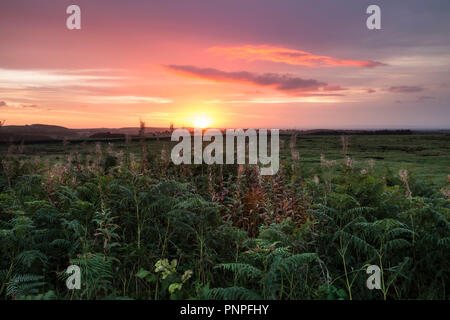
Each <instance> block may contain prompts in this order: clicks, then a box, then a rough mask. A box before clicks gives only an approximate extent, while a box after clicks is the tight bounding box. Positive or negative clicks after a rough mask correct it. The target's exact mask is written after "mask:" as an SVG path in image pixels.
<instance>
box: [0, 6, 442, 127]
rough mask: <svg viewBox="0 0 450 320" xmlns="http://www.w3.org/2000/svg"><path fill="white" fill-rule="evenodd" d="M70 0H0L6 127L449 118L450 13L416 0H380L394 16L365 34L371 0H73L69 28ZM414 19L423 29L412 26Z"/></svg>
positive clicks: (437, 121) (390, 122)
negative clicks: (76, 15)
mask: <svg viewBox="0 0 450 320" xmlns="http://www.w3.org/2000/svg"><path fill="white" fill-rule="evenodd" d="M72 2H73V1H72ZM72 2H71V1H58V2H54V1H49V0H42V1H40V5H39V6H30V5H29V1H26V0H17V1H11V2H6V1H2V2H1V4H0V49H1V50H0V119H2V120H3V119H5V120H6V124H9V125H13V124H18V125H19V124H32V123H45V124H55V125H62V126H66V127H70V128H88V127H127V126H137V125H138V123H139V118H141V119H142V120H144V121H145V122H146V124H147V126H151V127H168V126H169V124H170V123H174V125H175V126H192V125H193V123H194V122H195V121H197V120H198V119H199V118H205V119H208V121H209V122H210V125H211V126H215V127H271V128H275V127H278V128H380V127H382V128H391V127H392V128H394V127H417V128H420V127H423V128H426V127H427V128H431V127H439V128H445V127H447V128H448V125H449V123H450V121H449V120H450V111H449V106H448V101H449V99H448V98H449V86H450V80H449V77H448V74H450V54H449V52H450V50H449V49H450V39H449V37H448V34H449V31H450V28H449V27H450V23H449V21H450V19H449V18H450V17H449V14H448V12H450V10H441V9H442V8H441V7H439V6H433V5H428V6H426V7H424V5H423V1H415V0H414V1H411V2H410V6H411V8H410V10H409V11H408V12H406V13H405V11H403V10H402V7H401V6H399V5H397V4H392V3H391V2H389V1H379V2H380V4H381V6H382V8H383V10H384V11H386V12H388V14H386V16H387V17H386V20H383V21H384V24H383V30H380V31H373V30H372V31H370V30H367V28H366V27H365V18H366V16H365V8H364V6H363V5H361V3H360V2H359V1H353V0H351V1H349V2H348V3H347V2H346V6H338V5H337V4H336V2H334V1H326V0H323V1H320V5H319V4H316V2H314V1H312V0H311V1H304V2H302V3H301V4H300V3H297V2H293V1H287V0H281V1H274V2H260V1H256V0H250V1H248V2H247V1H246V2H245V3H242V2H241V1H235V0H231V1H227V2H224V1H218V0H212V1H208V2H205V1H200V0H192V1H182V0H179V1H173V0H168V1H164V2H160V1H148V2H142V1H127V2H126V3H125V2H123V1H122V2H121V1H117V0H111V1H104V0H99V1H94V2H93V1H86V0H79V1H75V2H76V3H77V4H78V5H79V6H80V7H81V13H82V29H81V30H67V28H66V27H65V19H66V17H67V14H66V13H65V8H66V7H67V6H68V5H69V4H72ZM449 9H450V8H449ZM327 10H329V11H332V12H333V13H334V14H333V15H332V16H330V15H326V14H324V12H327ZM424 10H425V11H424ZM426 10H428V11H429V12H428V11H426ZM384 11H383V12H384ZM423 12H428V14H429V16H431V15H432V17H433V18H430V17H428V16H427V15H423V14H422V13H423ZM394 14H397V16H394ZM394 18H395V19H394ZM412 20H414V21H416V22H418V23H420V24H421V28H420V30H417V28H411V26H412V24H411V23H412V22H410V21H412Z"/></svg>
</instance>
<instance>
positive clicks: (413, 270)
mask: <svg viewBox="0 0 450 320" xmlns="http://www.w3.org/2000/svg"><path fill="white" fill-rule="evenodd" d="M297 143H300V144H302V143H303V144H307V143H310V142H309V141H305V139H303V138H302V139H300V138H297ZM373 143H375V142H373ZM327 146H328V145H327ZM350 146H352V144H350ZM140 147H142V146H140ZM330 147H331V146H330ZM359 147H360V148H362V147H361V146H359ZM393 147H394V146H392V148H393ZM397 147H400V146H397ZM130 148H131V147H130ZM122 149H123V150H121V152H120V153H119V152H112V151H108V155H104V154H103V151H102V148H101V146H99V148H98V149H97V151H96V152H95V154H94V152H91V151H86V152H85V153H84V154H83V155H82V156H80V158H81V160H78V156H77V157H73V158H72V157H70V159H68V160H70V161H67V163H66V161H59V162H57V163H54V164H51V165H47V164H45V163H42V162H39V161H35V160H33V161H30V160H21V159H19V158H18V157H16V155H6V156H2V157H3V158H2V159H1V160H5V161H6V162H7V166H6V167H5V168H6V169H5V168H3V171H2V172H1V175H0V257H1V259H0V296H1V298H2V299H449V290H448V288H449V285H450V282H449V268H448V262H449V261H450V259H449V258H450V256H449V252H450V251H449V246H450V232H449V231H450V225H449V216H450V202H449V199H448V188H449V185H448V183H447V184H444V185H443V184H441V185H438V184H436V183H433V182H431V181H430V180H427V179H425V178H424V175H423V174H420V175H416V174H415V173H414V172H410V171H408V173H409V174H408V175H407V176H405V175H403V177H402V176H400V175H399V174H398V173H397V172H398V168H395V170H394V168H393V167H391V166H389V165H386V166H385V168H381V166H378V167H377V166H375V167H373V165H369V166H367V165H366V163H362V162H361V163H359V166H360V167H359V166H357V165H356V164H352V163H350V162H348V161H347V160H345V159H344V160H339V159H338V160H337V161H333V160H326V158H324V159H323V161H322V162H323V163H322V165H321V163H320V162H319V161H318V159H319V157H320V152H321V150H319V149H317V150H316V149H314V152H316V154H315V158H314V159H312V158H311V159H306V160H304V159H303V158H302V157H303V156H301V157H300V160H296V161H297V162H295V161H293V159H290V158H289V157H286V153H290V152H289V151H292V150H287V149H285V150H282V164H284V165H282V167H281V169H280V173H279V174H278V175H276V176H273V177H262V176H260V175H259V171H258V170H257V168H255V167H254V166H243V167H239V168H238V167H237V166H204V165H194V166H189V167H188V166H183V165H180V166H175V165H173V164H171V163H170V162H168V161H167V159H166V158H164V157H159V155H157V154H155V153H154V152H153V154H146V155H145V157H143V156H142V155H141V157H140V159H135V158H134V155H132V154H131V153H130V152H129V149H128V146H125V147H123V148H122ZM142 149H145V148H142ZM407 151H411V150H409V149H408V150H407ZM89 153H92V154H90V156H91V159H90V160H88V159H86V156H87V155H88V154H89ZM294 154H295V153H294ZM59 156H61V155H59ZM329 156H331V155H329V154H327V155H326V157H329ZM339 156H341V155H339ZM83 157H85V158H83ZM330 159H331V158H330ZM60 160H61V159H60ZM364 161H365V160H364ZM63 163H66V164H63ZM311 163H316V164H317V166H316V167H311ZM355 163H356V162H355ZM361 169H362V170H361ZM445 192H447V193H445ZM72 264H74V265H77V266H79V267H80V269H81V289H80V290H68V289H67V288H66V286H65V280H66V279H67V277H68V276H69V275H68V274H66V273H65V271H66V269H67V267H68V266H69V265H72ZM368 265H377V266H379V267H380V269H381V273H382V289H381V290H369V289H368V288H367V287H366V279H367V277H368V275H367V274H366V272H365V270H366V268H367V266H368Z"/></svg>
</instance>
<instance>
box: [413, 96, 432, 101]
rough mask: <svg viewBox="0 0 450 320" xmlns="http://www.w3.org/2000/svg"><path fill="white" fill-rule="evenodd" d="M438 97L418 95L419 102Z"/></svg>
mask: <svg viewBox="0 0 450 320" xmlns="http://www.w3.org/2000/svg"><path fill="white" fill-rule="evenodd" d="M434 99H436V98H435V97H430V96H420V97H417V100H416V101H417V102H424V101H429V100H434Z"/></svg>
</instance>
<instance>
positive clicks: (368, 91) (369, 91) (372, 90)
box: [367, 88, 377, 93]
mask: <svg viewBox="0 0 450 320" xmlns="http://www.w3.org/2000/svg"><path fill="white" fill-rule="evenodd" d="M375 92H377V91H376V90H374V89H371V88H369V89H367V93H375Z"/></svg>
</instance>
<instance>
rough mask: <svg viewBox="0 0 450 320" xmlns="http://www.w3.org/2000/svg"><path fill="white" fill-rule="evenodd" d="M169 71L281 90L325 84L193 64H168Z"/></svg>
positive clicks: (306, 89)
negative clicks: (201, 66) (200, 66)
mask: <svg viewBox="0 0 450 320" xmlns="http://www.w3.org/2000/svg"><path fill="white" fill-rule="evenodd" d="M167 68H168V69H169V70H171V71H174V72H177V73H181V74H183V75H187V76H190V77H196V78H201V79H207V80H212V81H218V82H231V83H233V82H236V83H250V84H254V85H258V86H265V87H273V88H275V89H276V90H279V91H283V92H310V91H318V90H320V89H321V88H324V87H326V86H327V84H326V83H325V82H320V81H317V80H314V79H303V78H299V77H296V76H293V75H290V74H278V73H263V74H257V73H253V72H248V71H236V72H227V71H222V70H218V69H214V68H199V67H195V66H182V65H169V66H167Z"/></svg>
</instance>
